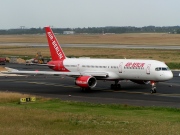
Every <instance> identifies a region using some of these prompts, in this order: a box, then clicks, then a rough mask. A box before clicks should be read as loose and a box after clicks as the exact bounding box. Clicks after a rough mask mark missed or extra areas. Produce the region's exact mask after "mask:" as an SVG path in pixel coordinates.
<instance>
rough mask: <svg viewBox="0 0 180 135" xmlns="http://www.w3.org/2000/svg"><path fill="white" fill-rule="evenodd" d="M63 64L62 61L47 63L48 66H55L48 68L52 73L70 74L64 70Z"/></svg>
mask: <svg viewBox="0 0 180 135" xmlns="http://www.w3.org/2000/svg"><path fill="white" fill-rule="evenodd" d="M63 62H64V60H58V61H50V62H48V64H49V65H55V66H49V68H51V69H52V70H54V71H61V72H70V71H69V70H68V69H67V68H65V66H64V64H63Z"/></svg>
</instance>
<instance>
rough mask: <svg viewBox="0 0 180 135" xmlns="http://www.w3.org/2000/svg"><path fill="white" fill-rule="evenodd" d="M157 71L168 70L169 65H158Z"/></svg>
mask: <svg viewBox="0 0 180 135" xmlns="http://www.w3.org/2000/svg"><path fill="white" fill-rule="evenodd" d="M155 70H156V71H168V70H170V69H169V68H168V67H157V68H155Z"/></svg>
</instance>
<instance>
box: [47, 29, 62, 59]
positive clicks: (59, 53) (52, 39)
mask: <svg viewBox="0 0 180 135" xmlns="http://www.w3.org/2000/svg"><path fill="white" fill-rule="evenodd" d="M48 36H49V38H50V39H51V41H52V45H53V47H54V49H55V50H56V53H57V55H58V56H59V58H60V59H62V58H63V55H62V52H61V51H60V49H59V46H58V45H57V43H56V40H54V37H53V35H52V34H51V32H48Z"/></svg>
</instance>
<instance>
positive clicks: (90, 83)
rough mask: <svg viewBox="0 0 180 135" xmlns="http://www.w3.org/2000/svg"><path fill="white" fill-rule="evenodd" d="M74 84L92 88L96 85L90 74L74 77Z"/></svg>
mask: <svg viewBox="0 0 180 135" xmlns="http://www.w3.org/2000/svg"><path fill="white" fill-rule="evenodd" d="M75 84H76V85H77V86H79V87H81V88H93V87H95V86H96V84H97V81H96V78H95V77H92V76H80V77H78V78H76V80H75Z"/></svg>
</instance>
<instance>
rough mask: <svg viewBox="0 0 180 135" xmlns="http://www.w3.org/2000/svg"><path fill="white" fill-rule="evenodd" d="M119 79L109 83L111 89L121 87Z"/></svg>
mask: <svg viewBox="0 0 180 135" xmlns="http://www.w3.org/2000/svg"><path fill="white" fill-rule="evenodd" d="M118 82H119V80H116V81H115V84H111V89H112V90H120V89H121V85H120V84H118Z"/></svg>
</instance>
